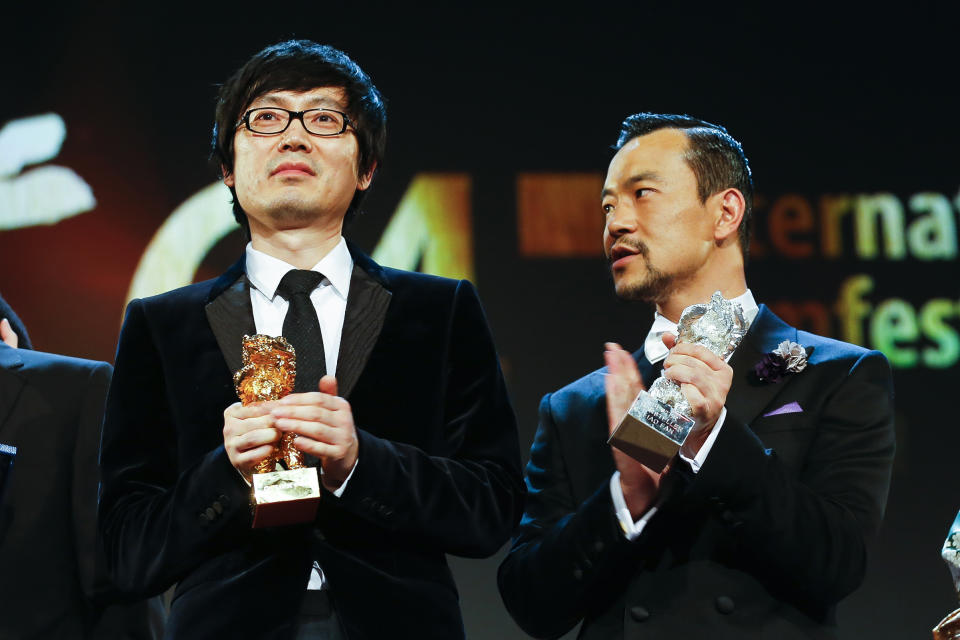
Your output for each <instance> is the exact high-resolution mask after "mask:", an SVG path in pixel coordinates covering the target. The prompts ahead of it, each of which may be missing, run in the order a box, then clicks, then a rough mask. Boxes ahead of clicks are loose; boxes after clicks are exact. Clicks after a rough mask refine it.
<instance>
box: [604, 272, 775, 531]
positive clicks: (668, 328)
mask: <svg viewBox="0 0 960 640" xmlns="http://www.w3.org/2000/svg"><path fill="white" fill-rule="evenodd" d="M731 302H736V303H737V304H739V305H740V308H741V309H743V316H744V319H745V320H746V321H747V326H748V327H749V326H750V324H751V323H752V322H753V319H754V318H756V317H757V312H758V311H759V310H760V309H759V307H757V302H756V300H754V299H753V294H752V293H751V292H750V290H749V289H747V291H746V293H744V294H743V295H740V296H737V297H736V298H733V299H732V300H731ZM665 333H672V334H673V335H677V323H676V322H673V321H671V320H669V319H667V318H666V317H664V316H662V315H660V313H659V312H654V315H653V325H652V326H651V327H650V331H649V333H647V338H646V340H644V342H643V355H644V357H646V358H647V360H649V361H650V363H651V364H656V363H658V362H660V361H661V360H664V359H665V358H666V357H667V354H668V353H669V352H670V351H669V349H667V347H666V345H665V344H663V335H664V334H665ZM730 355H731V356H732V355H733V354H730ZM727 359H728V360H729V359H730V358H729V357H728V358H727ZM726 417H727V408H726V407H723V409H721V410H720V417H718V418H717V423H716V424H715V425H713V429H711V430H710V435H708V436H707V439H706V441H705V442H704V443H703V446H701V447H700V451H698V452H697V455H696V456H694V457H693V458H688V457H687V456H685V455H684V454H683V452H682V451H681V452H680V457H681V458H683V459H684V460H685V461H686V462H688V463H689V464H690V468H691V469H693V472H694V473H698V472H699V471H700V467H701V466H703V463H704V462H705V461H706V459H707V455H709V453H710V449H712V448H713V443H714V442H716V440H717V435H718V434H719V433H720V429H721V427H723V422H724V420H725V419H726ZM610 494H611V496H612V498H613V508H614V509H615V510H616V513H617V519H619V520H620V527H621V528H622V529H623V531H624V533H625V534H626V536H627V539H628V540H633V539H634V538H636V537H637V536H639V535H640V532H641V531H643V528H644V527H645V526H646V524H647V522H649V521H650V518H652V517H653V516H654V514H656V512H657V506H659V505H654V506H652V507H650V509H648V510H647V512H646V513H644V514H643V515H642V516H640V519H639V520H637V521H634V520H633V518H632V517H631V516H630V509H628V508H627V501H626V500H625V499H624V497H623V488H622V487H621V486H620V472H619V471H614V472H613V476H612V477H611V478H610Z"/></svg>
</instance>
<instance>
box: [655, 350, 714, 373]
mask: <svg viewBox="0 0 960 640" xmlns="http://www.w3.org/2000/svg"><path fill="white" fill-rule="evenodd" d="M677 365H685V366H687V367H690V368H691V369H699V370H701V371H703V372H704V373H710V372H712V371H714V369H712V368H711V367H710V365H708V364H707V363H706V362H704V361H703V360H700V359H699V358H695V357H693V356H688V355H685V354H683V353H677V352H676V351H674V352H671V353H670V355H668V356H667V358H666V360H664V361H663V368H664V369H669V368H670V367H675V366H677Z"/></svg>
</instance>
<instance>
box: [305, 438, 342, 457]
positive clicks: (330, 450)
mask: <svg viewBox="0 0 960 640" xmlns="http://www.w3.org/2000/svg"><path fill="white" fill-rule="evenodd" d="M293 446H295V447H296V448H297V449H299V450H300V451H303V452H304V453H309V454H310V455H312V456H316V457H317V458H320V459H321V460H325V459H327V458H338V457H340V456H342V455H343V454H344V452H345V451H346V448H345V447H344V446H343V445H341V444H331V443H329V442H321V441H319V440H314V439H313V438H308V437H306V436H297V439H296V440H294V441H293Z"/></svg>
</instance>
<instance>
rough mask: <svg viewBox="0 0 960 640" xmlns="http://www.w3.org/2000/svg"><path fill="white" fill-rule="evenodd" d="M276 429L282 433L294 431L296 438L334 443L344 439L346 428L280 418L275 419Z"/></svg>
mask: <svg viewBox="0 0 960 640" xmlns="http://www.w3.org/2000/svg"><path fill="white" fill-rule="evenodd" d="M277 429H279V430H280V431H282V432H284V433H295V434H296V435H297V438H298V439H299V438H300V437H305V438H309V439H311V440H317V441H319V442H326V443H329V444H336V443H340V442H344V441H346V438H347V434H346V430H344V429H341V428H339V427H338V426H336V425H330V424H324V423H322V422H313V421H310V420H295V419H293V418H280V419H278V420H277Z"/></svg>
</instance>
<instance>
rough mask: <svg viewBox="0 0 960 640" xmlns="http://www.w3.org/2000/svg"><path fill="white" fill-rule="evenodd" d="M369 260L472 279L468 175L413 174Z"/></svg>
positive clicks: (471, 235) (471, 233)
mask: <svg viewBox="0 0 960 640" xmlns="http://www.w3.org/2000/svg"><path fill="white" fill-rule="evenodd" d="M373 259H374V260H376V261H377V262H379V263H380V264H383V265H387V266H390V267H395V268H397V269H408V270H415V269H417V268H418V266H419V270H420V271H422V272H424V273H432V274H434V275H441V276H446V277H448V278H467V279H469V280H473V281H475V277H474V270H473V224H472V218H471V213H470V177H469V176H467V175H466V174H458V173H422V174H417V176H416V177H414V179H413V182H411V183H410V186H409V187H408V188H407V191H406V193H404V194H403V198H401V199H400V204H399V205H398V206H397V210H396V213H394V215H393V218H391V219H390V223H389V224H388V225H387V228H386V229H385V230H384V232H383V236H381V238H380V242H379V243H378V244H377V248H376V249H374V251H373Z"/></svg>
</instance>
